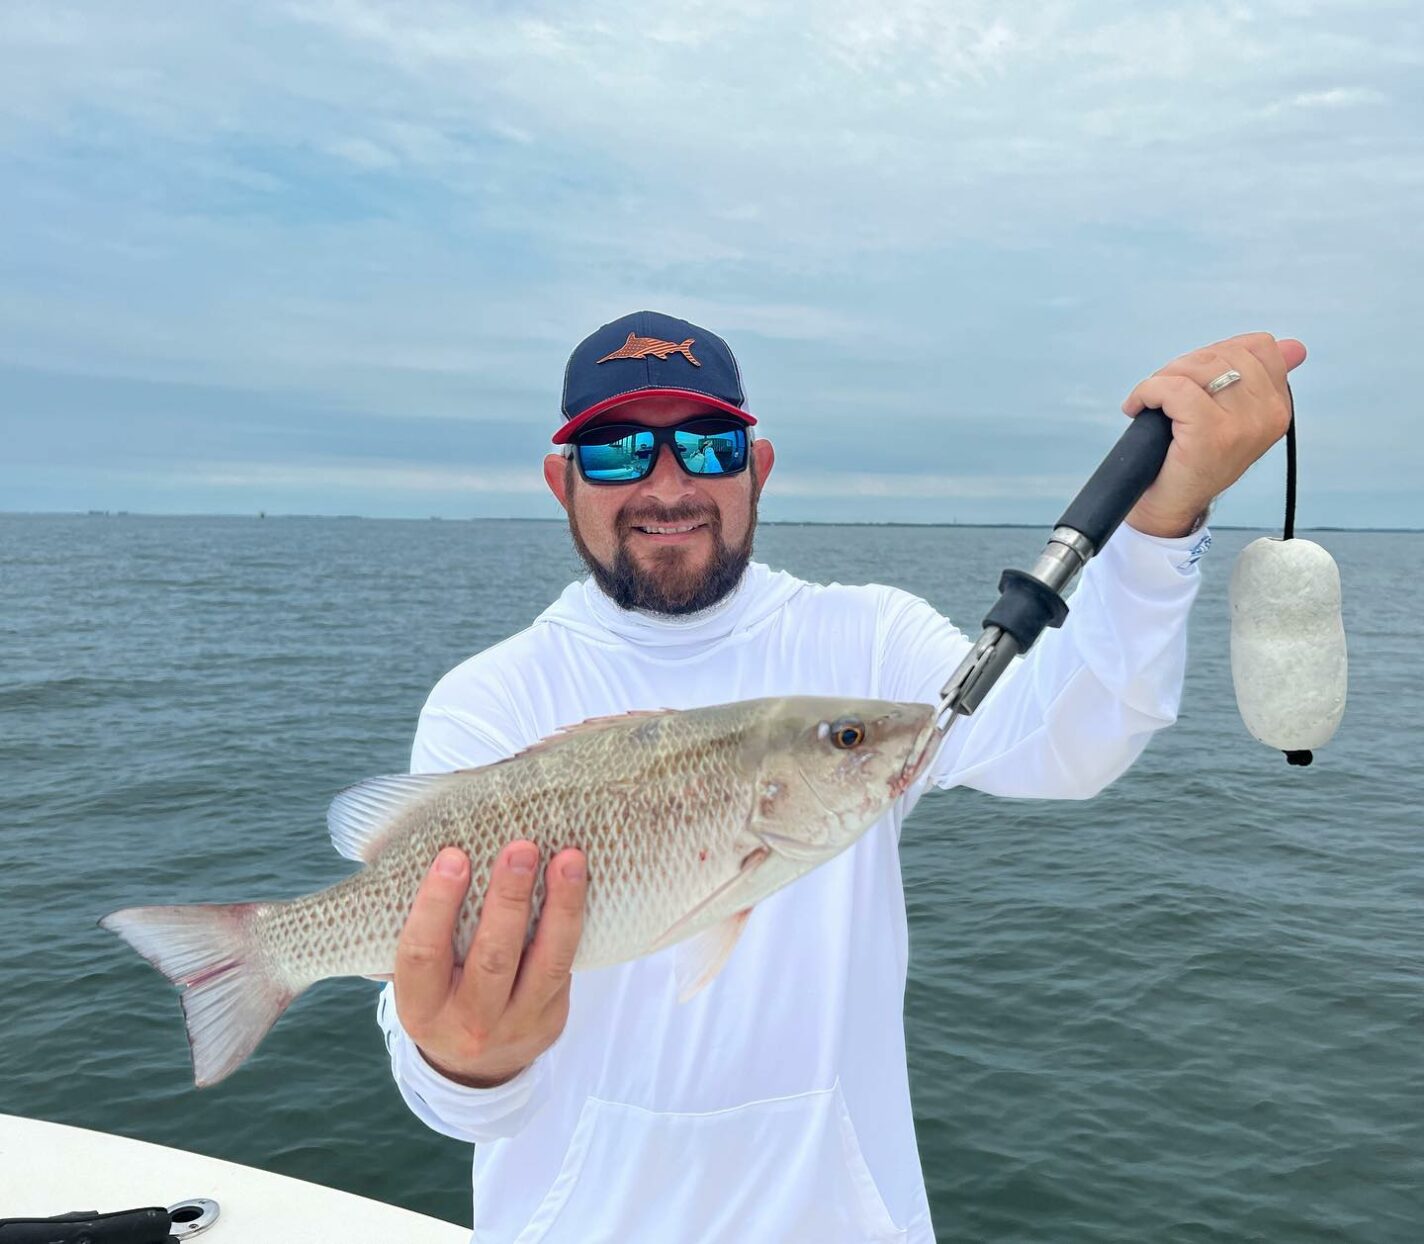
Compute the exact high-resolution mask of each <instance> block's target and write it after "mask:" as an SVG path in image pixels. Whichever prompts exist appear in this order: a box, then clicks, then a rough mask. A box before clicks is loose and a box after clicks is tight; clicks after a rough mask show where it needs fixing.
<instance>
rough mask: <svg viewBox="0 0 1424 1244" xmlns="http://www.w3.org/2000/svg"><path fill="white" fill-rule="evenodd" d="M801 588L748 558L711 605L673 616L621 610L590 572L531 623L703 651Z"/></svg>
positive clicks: (674, 650)
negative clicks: (735, 579)
mask: <svg viewBox="0 0 1424 1244" xmlns="http://www.w3.org/2000/svg"><path fill="white" fill-rule="evenodd" d="M804 587H806V583H805V581H804V580H802V579H798V578H796V577H795V576H794V575H790V574H787V573H786V571H784V570H772V569H771V568H770V567H769V566H766V565H763V564H762V563H761V562H751V563H749V564H748V566H747V569H746V573H745V574H744V575H742V580H741V582H740V583H738V584H737V586H736V587H735V588H734V589H733V590H732V591H731V592H730V593H728V594H727V595H726V596H725V597H723V598H722V599H721V600H720V601H718V602H717V603H716V604H715V605H712V606H711V607H709V608H707V609H703V610H700V611H699V612H697V613H689V614H677V615H672V614H661V613H650V612H647V611H646V610H642V609H624V608H622V607H621V606H619V605H617V604H615V603H614V601H613V599H612V598H611V597H610V596H608V595H607V593H605V592H604V591H603V589H602V588H600V587H599V586H598V585H597V584H596V583H595V582H594V581H593V579H592V577H590V578H587V579H582V580H579V581H578V582H575V583H570V584H569V585H568V587H566V588H565V589H564V590H563V592H562V593H561V594H560V596H559V598H558V600H556V601H555V602H554V603H553V604H552V605H550V606H549V607H548V608H547V609H546V610H544V612H543V613H541V614H540V615H539V617H538V618H537V619H536V620H535V624H536V625H538V624H540V623H546V624H549V625H552V626H562V627H565V628H567V629H568V630H571V631H574V632H577V633H578V634H580V635H583V636H585V637H586V638H588V639H591V640H594V641H595V642H602V643H627V644H636V645H638V646H639V647H648V648H658V649H660V650H661V655H664V656H678V655H683V654H686V653H692V652H699V651H703V650H705V649H706V648H708V647H710V646H711V645H713V644H717V643H720V642H721V641H723V640H725V639H726V638H728V637H729V636H730V635H733V634H735V633H737V632H739V631H745V630H747V629H748V628H750V627H754V626H756V625H757V624H758V623H760V622H762V621H763V620H765V619H766V618H768V617H769V616H770V615H771V614H773V613H775V612H776V611H777V610H778V609H780V608H781V607H782V606H783V605H784V604H786V602H787V601H789V600H790V599H791V598H792V597H793V596H795V595H796V593H797V592H799V591H801V590H802V589H803V588H804Z"/></svg>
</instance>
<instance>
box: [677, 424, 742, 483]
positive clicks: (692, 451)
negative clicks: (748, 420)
mask: <svg viewBox="0 0 1424 1244" xmlns="http://www.w3.org/2000/svg"><path fill="white" fill-rule="evenodd" d="M673 441H674V443H675V444H676V445H677V456H678V457H679V458H681V459H682V465H683V466H685V467H686V468H687V469H688V470H689V471H691V472H692V473H693V474H694V475H725V474H726V473H728V472H730V471H740V470H741V469H742V468H743V467H744V466H746V464H747V433H746V429H745V428H740V427H727V426H726V425H725V424H720V425H719V424H711V425H709V426H707V427H705V428H701V427H699V425H697V424H684V425H683V426H682V427H680V428H679V429H678V430H677V431H676V432H674V433H673Z"/></svg>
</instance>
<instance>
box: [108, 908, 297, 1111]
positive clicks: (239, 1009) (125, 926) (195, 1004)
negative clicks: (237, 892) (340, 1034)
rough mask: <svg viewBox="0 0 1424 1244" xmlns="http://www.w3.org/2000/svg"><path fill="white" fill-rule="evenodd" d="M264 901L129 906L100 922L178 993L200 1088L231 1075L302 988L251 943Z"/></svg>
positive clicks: (254, 943)
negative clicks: (256, 912)
mask: <svg viewBox="0 0 1424 1244" xmlns="http://www.w3.org/2000/svg"><path fill="white" fill-rule="evenodd" d="M270 906H272V904H270V903H231V904H227V905H223V906H194V907H128V908H125V909H124V910H123V911H116V912H113V913H111V914H110V915H107V916H105V917H104V918H103V919H102V920H100V921H99V923H100V925H102V926H103V927H104V928H106V929H109V930H110V931H112V932H114V933H117V934H118V935H119V936H120V937H122V938H123V939H124V941H126V942H128V944H129V945H130V946H132V947H133V948H134V949H135V950H136V951H138V953H139V954H141V955H142V956H143V957H144V958H145V959H147V960H148V961H149V962H150V963H151V964H153V966H154V967H156V968H157V969H158V970H159V971H160V972H162V973H163V975H164V976H166V977H167V978H168V979H169V980H170V981H172V982H173V984H175V985H181V986H186V988H185V989H184V992H183V998H182V1001H183V1016H184V1018H185V1020H186V1021H187V1025H188V1045H189V1046H190V1048H191V1050H192V1055H193V1081H194V1083H196V1084H197V1086H198V1087H199V1088H207V1087H208V1086H209V1085H210V1084H216V1083H217V1082H218V1081H219V1080H222V1079H224V1078H225V1077H227V1076H228V1075H230V1074H232V1072H234V1071H236V1070H237V1068H238V1067H239V1066H240V1065H241V1063H242V1061H243V1060H244V1059H245V1058H246V1057H247V1056H248V1055H249V1054H251V1053H252V1051H253V1050H255V1049H256V1048H257V1046H258V1044H259V1043H260V1042H261V1040H262V1038H263V1037H265V1036H266V1035H267V1031H268V1029H270V1028H271V1027H272V1025H273V1024H275V1023H276V1022H277V1017H278V1016H280V1015H281V1014H282V1012H283V1011H285V1010H286V1009H287V1007H288V1006H289V1005H290V1004H291V1002H292V999H293V998H295V997H296V996H297V995H298V994H299V993H301V991H302V989H303V988H305V986H299V987H297V988H296V989H293V988H292V987H291V985H290V984H289V983H288V982H287V981H286V980H285V979H281V978H280V977H279V976H278V975H277V974H276V973H275V972H274V970H273V965H272V964H271V962H270V961H269V959H268V957H267V956H266V955H265V954H263V952H262V950H261V948H260V947H259V946H258V944H257V942H256V940H255V939H254V937H253V927H252V926H253V920H252V917H253V913H254V910H255V909H256V908H257V907H270Z"/></svg>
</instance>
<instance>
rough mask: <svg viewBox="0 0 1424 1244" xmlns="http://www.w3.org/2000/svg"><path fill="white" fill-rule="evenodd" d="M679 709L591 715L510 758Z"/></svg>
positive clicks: (562, 727) (640, 710) (530, 745)
mask: <svg viewBox="0 0 1424 1244" xmlns="http://www.w3.org/2000/svg"><path fill="white" fill-rule="evenodd" d="M677 711H678V710H677V709H674V708H638V709H634V710H633V711H632V712H631V713H611V714H609V715H608V716H606V717H589V718H588V719H587V720H585V721H579V722H575V723H574V724H573V725H571V726H560V727H559V728H558V729H557V730H555V731H554V733H553V734H550V735H546V736H545V737H544V738H542V739H540V740H539V741H538V742H537V743H531V744H529V746H528V747H526V748H524V750H523V751H518V752H515V753H514V755H513V756H511V757H510V758H509V759H510V760H518V759H520V758H522V757H524V756H534V755H537V754H538V753H539V752H542V751H545V750H546V749H548V748H549V747H552V746H553V745H554V744H555V743H558V742H561V741H562V740H564V739H567V738H569V737H571V736H573V735H578V734H597V733H598V732H599V731H602V730H612V729H615V728H616V727H618V726H626V725H628V724H629V723H630V722H634V721H637V720H638V719H639V718H643V719H648V718H653V717H669V716H671V715H672V714H674V713H676V712H677Z"/></svg>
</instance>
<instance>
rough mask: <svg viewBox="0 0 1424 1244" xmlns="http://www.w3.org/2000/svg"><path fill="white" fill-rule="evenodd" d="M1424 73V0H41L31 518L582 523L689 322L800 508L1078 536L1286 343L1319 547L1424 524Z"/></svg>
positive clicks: (9, 190)
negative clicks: (592, 386) (592, 395)
mask: <svg viewBox="0 0 1424 1244" xmlns="http://www.w3.org/2000/svg"><path fill="white" fill-rule="evenodd" d="M1422 71H1424V12H1421V10H1420V7H1419V6H1418V4H1417V2H1416V0H1397V2H1390V0H1370V2H1359V3H1354V2H1351V3H1345V2H1341V0H1320V2H1315V0H1262V2H1259V3H1255V2H1253V3H1207V2H1191V3H1180V4H1157V3H1142V2H1141V0H1133V2H1128V0H1122V2H1118V0H1041V2H1038V3H1033V4H1024V3H1018V4H1014V3H1005V2H1003V0H999V2H990V0H884V2H883V3H878V4H874V5H872V4H868V3H864V0H861V2H860V3H849V2H847V0H793V2H787V3H781V4H777V5H767V4H762V3H757V4H752V3H747V2H746V0H715V2H708V0H682V2H680V3H677V4H673V5H660V6H650V5H642V6H614V7H613V8H610V7H609V6H607V5H589V4H576V3H562V2H560V3H542V2H540V0H531V2H529V3H520V4H513V3H505V2H503V0H494V2H490V3H483V4H473V3H469V4H461V5H455V4H441V3H425V4H420V5H409V4H395V3H385V2H383V0H325V2H312V3H291V4H282V3H262V2H261V0H249V2H247V3H242V4H235V3H225V2H221V0H208V2H206V3H204V4H200V5H174V4H171V3H164V4H153V3H148V2H146V0H129V2H128V3H125V4H123V5H107V4H99V3H89V4H74V3H66V2H64V0H39V2H35V3H30V2H27V0H7V3H5V4H4V5H3V6H0V187H3V194H0V222H3V227H0V510H38V511H51V510H81V511H82V510H88V509H125V510H130V511H146V512H159V513H198V512H202V513H247V514H251V513H255V512H257V511H259V510H264V511H266V512H268V513H306V514H366V515H373V516H409V517H421V518H423V517H427V516H431V515H439V516H442V517H447V518H461V517H482V516H496V515H512V516H522V517H546V518H549V517H556V516H558V515H559V514H560V511H559V510H558V507H557V505H556V503H555V502H554V501H553V499H552V498H551V497H550V496H549V495H548V493H547V491H546V490H545V487H544V484H543V482H542V478H541V474H540V458H541V456H542V454H543V453H544V452H546V450H547V448H548V438H549V436H550V435H551V434H552V432H553V430H554V428H555V427H556V426H557V423H558V405H559V396H560V384H561V380H562V370H563V365H564V361H565V359H566V358H567V356H568V353H569V351H570V350H571V349H572V347H573V346H574V344H575V343H576V342H577V341H578V340H579V339H581V338H582V337H583V336H585V335H586V334H587V333H589V332H591V331H592V330H593V329H595V328H596V327H598V326H599V325H600V324H603V323H606V322H607V321H609V320H612V319H614V318H616V317H618V316H620V315H623V314H625V313H627V312H629V311H633V310H639V309H643V308H650V309H654V310H660V311H665V312H667V313H669V314H673V315H678V316H682V317H684V318H687V319H690V320H692V321H694V322H695V323H698V324H700V325H703V326H705V327H706V328H708V329H711V330H712V331H714V332H717V333H719V334H720V335H722V336H723V337H725V338H726V339H727V341H728V342H729V343H730V344H731V346H732V348H733V349H734V351H735V352H736V354H737V357H738V359H739V361H740V363H741V366H742V370H743V374H744V376H745V379H746V385H747V392H748V397H749V400H750V406H751V409H752V410H753V411H755V412H756V413H757V414H758V416H759V417H760V418H761V420H762V426H763V431H764V432H765V434H766V435H767V436H768V437H769V438H770V439H771V440H772V441H773V442H774V444H775V445H776V448H777V451H778V461H777V467H776V469H775V471H774V473H773V476H772V477H771V479H770V480H769V481H768V484H767V489H766V493H765V495H764V497H763V501H762V514H763V517H764V518H765V519H768V520H778V519H780V520H797V521H802V520H805V521H863V522H881V521H911V522H1027V523H1051V522H1052V521H1053V520H1054V519H1055V518H1056V517H1057V516H1058V514H1059V513H1060V512H1061V510H1062V509H1063V507H1064V504H1065V502H1066V501H1067V499H1068V498H1069V497H1071V495H1072V494H1073V493H1074V492H1075V491H1076V490H1077V488H1078V486H1079V485H1080V484H1081V483H1082V481H1083V480H1084V479H1085V478H1086V477H1087V475H1088V474H1089V473H1090V472H1091V470H1092V469H1093V467H1094V466H1095V465H1096V463H1097V461H1098V460H1099V459H1100V458H1101V457H1102V455H1103V454H1104V453H1105V452H1106V451H1107V449H1108V448H1109V447H1110V445H1111V444H1112V442H1113V440H1114V439H1115V438H1116V436H1117V435H1118V433H1119V432H1120V430H1121V427H1122V426H1123V424H1124V420H1123V416H1122V413H1121V411H1120V409H1119V406H1120V403H1121V401H1122V399H1123V398H1124V397H1125V396H1126V395H1127V393H1128V392H1129V391H1130V390H1131V389H1132V387H1133V386H1134V385H1135V384H1136V383H1137V382H1138V381H1139V380H1141V379H1142V378H1144V377H1145V376H1148V375H1150V374H1151V373H1152V372H1154V371H1156V370H1157V368H1159V367H1161V366H1163V365H1164V364H1166V363H1168V362H1169V361H1170V360H1172V359H1173V358H1175V357H1176V356H1177V355H1180V354H1182V353H1185V352H1186V351H1188V350H1191V349H1194V348H1196V347H1198V346H1202V345H1207V344H1210V343H1211V342H1214V341H1217V340H1220V339H1222V338H1225V337H1228V336H1231V335H1233V334H1236V333H1241V332H1247V331H1266V332H1271V333H1274V334H1275V335H1277V336H1281V337H1286V336H1290V337H1297V338H1299V339H1301V340H1303V341H1304V342H1305V343H1306V345H1307V347H1308V348H1309V350H1310V358H1309V359H1308V360H1307V362H1306V363H1305V364H1304V365H1303V366H1302V367H1301V368H1299V369H1298V370H1297V371H1296V372H1295V373H1293V375H1292V387H1293V390H1294V394H1295V399H1296V406H1297V414H1298V417H1297V426H1298V429H1299V438H1300V458H1301V467H1300V470H1301V476H1300V500H1299V508H1298V515H1299V517H1298V521H1299V523H1300V524H1301V525H1302V526H1312V525H1333V526H1410V527H1424V447H1421V438H1420V437H1419V435H1417V432H1416V422H1417V411H1418V408H1419V405H1420V398H1419V394H1420V393H1421V390H1424V383H1421V382H1424V349H1421V344H1420V342H1419V340H1418V335H1419V332H1420V329H1421V327H1424V314H1421V312H1424V292H1421V291H1424V245H1421V243H1424V72H1422ZM1283 477H1284V452H1283V449H1282V448H1281V447H1277V448H1276V449H1275V450H1273V451H1272V452H1271V453H1270V454H1269V455H1268V456H1267V457H1266V458H1265V459H1264V460H1263V461H1262V462H1261V463H1259V464H1258V465H1257V466H1256V467H1255V468H1253V470H1252V471H1251V472H1250V473H1249V474H1248V475H1247V476H1246V478H1245V479H1243V480H1242V481H1241V482H1240V483H1239V484H1238V485H1237V486H1236V487H1235V488H1234V489H1232V490H1231V491H1230V492H1229V493H1228V494H1227V495H1226V496H1225V497H1223V498H1222V499H1221V500H1220V502H1219V503H1218V506H1217V510H1216V516H1215V517H1216V521H1217V522H1219V523H1222V524H1241V525H1271V524H1277V523H1279V521H1280V513H1281V509H1282V496H1283Z"/></svg>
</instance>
